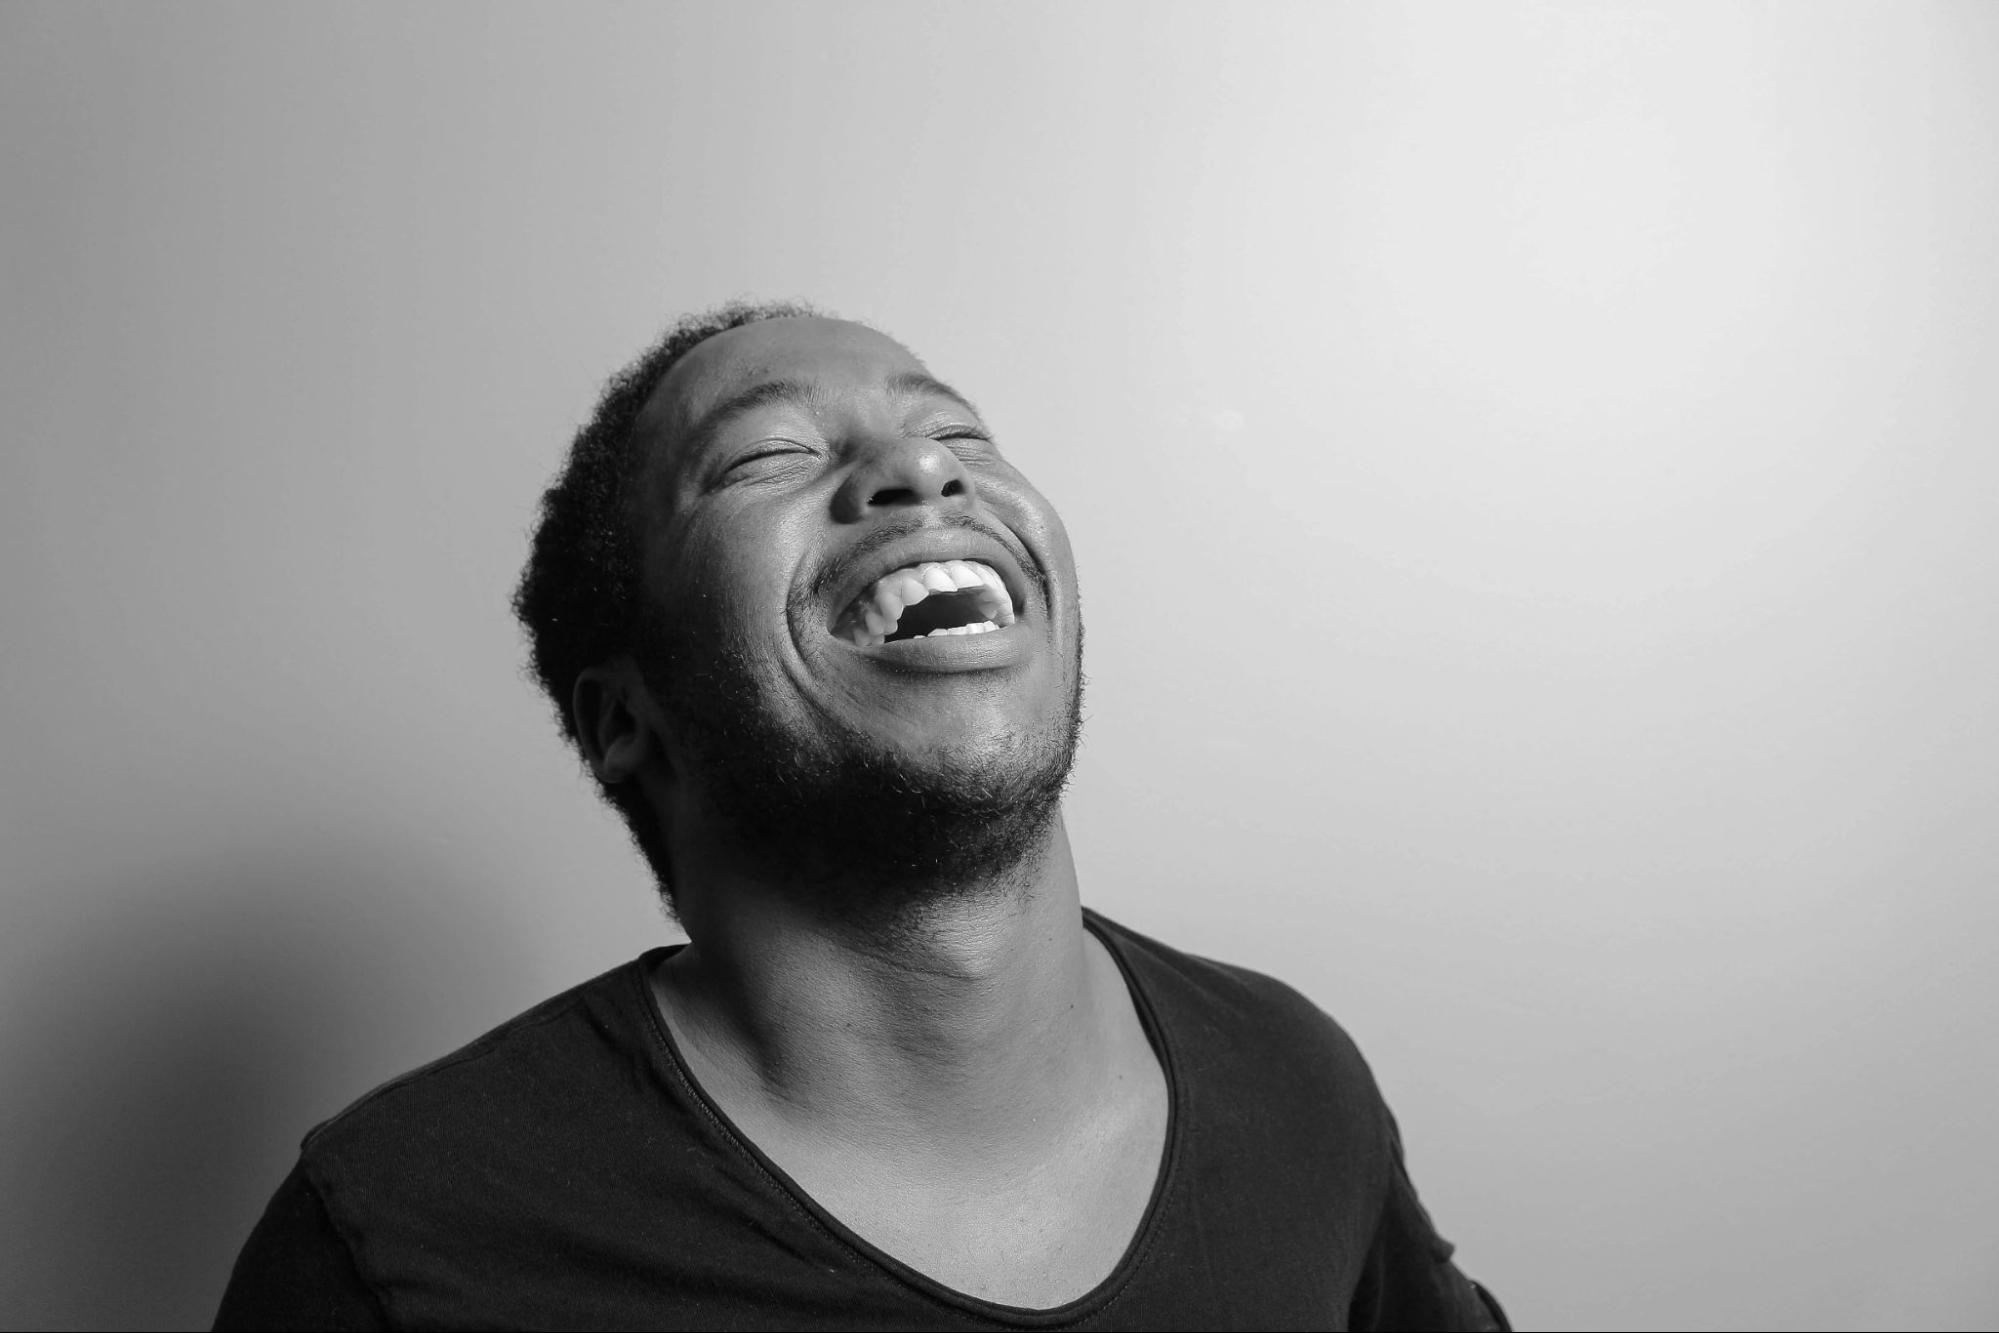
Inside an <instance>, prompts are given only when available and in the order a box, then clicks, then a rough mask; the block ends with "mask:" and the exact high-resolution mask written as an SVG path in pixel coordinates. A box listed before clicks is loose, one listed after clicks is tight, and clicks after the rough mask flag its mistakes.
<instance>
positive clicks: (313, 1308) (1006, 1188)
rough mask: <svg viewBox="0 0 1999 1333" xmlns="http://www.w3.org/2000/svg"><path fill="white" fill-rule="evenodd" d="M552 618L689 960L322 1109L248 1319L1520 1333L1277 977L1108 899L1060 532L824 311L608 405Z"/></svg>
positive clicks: (980, 438) (874, 337) (626, 384)
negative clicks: (1154, 930)
mask: <svg viewBox="0 0 1999 1333" xmlns="http://www.w3.org/2000/svg"><path fill="white" fill-rule="evenodd" d="M516 608H517V610H518V611H519V613H520V615H521V618H522V621H523V623H524V624H525V625H526V627H527V629H528V632H529V634H530V636H531V639H532V642H533V651H534V660H535V665H536V669H537V671H538V672H539V674H540V676H541V678H542V681H543V683H544V684H545V685H546V687H547V688H548V690H549V693H550V695H551V697H552V698H553V699H554V700H555V703H556V707H557V710H558V715H559V716H560V718H561V720H562V723H563V726H564V728H565V729H566V731H567V732H568V734H569V736H570V737H571V739H572V740H573V741H574V742H575V743H576V745H577V747H578V749H579V750H580V752H581V754H582V756H583V758H584V760H585V762H586V763H587V765H588V766H589V768H590V770H591V772H592V773H593V774H594V775H595V777H596V779H597V780H598V782H599V783H600V784H602V787H603V789H604V791H605V794H606V795H607V797H608V798H609V799H610V800H611V801H612V802H613V803H614V804H616V805H617V807H618V808H619V809H620V811H621V812H623V814H624V815H625V817H626V819H627V821H628V822H629V824H630V826H631V828H632V831H633V835H634V838H635V839H636V841H637V842H638V844H639V847H640V848H641V850H642V851H643V852H644V854H645V856H646V858H647V860H648V861H649V862H650V864H651V866H652V867H653V869H654V871H655V872H656V874H657V875H658V877H659V880H660V883H661V885H662V888H663V890H664V891H665V892H666V893H667V894H668V895H669V898H670V901H671V903H672V905H673V907H674V910H675V911H676V913H677V914H678V916H679V919H680V921H681V923H682V924H683V926H684V927H685V928H686V932H687V935H688V940H689V942H688V943H687V944H686V945H685V946H683V947H680V948H678V949H671V948H660V949H654V950H652V951H650V952H648V953H646V954H644V955H642V956H641V957H640V958H638V959H637V960H636V961H634V962H633V963H631V964H628V965H626V966H624V967H621V968H619V969H617V970H615V971H613V972H610V973H608V974H606V975H605V976H603V977H600V978H598V979H597V980H595V981H591V982H588V983H586V984H585V985H583V986H581V987H578V988H577V989H575V990H572V991H570V992H568V993H566V994H564V995H560V996H557V997H556V998H555V999H553V1000H550V1001H548V1002H546V1003H544V1004H542V1005H540V1006H539V1007H537V1008H535V1009H533V1010H530V1011H529V1012H528V1013H526V1014H524V1015H522V1016H521V1017H519V1018H517V1019H515V1020H513V1021H512V1022H510V1023H508V1024H506V1025H504V1026H502V1027H501V1028H499V1029H497V1030H495V1031H494V1032H492V1033H490V1034H488V1035H487V1036H485V1037H483V1038H481V1039H479V1040H478V1041H476V1042H474V1043H472V1045H470V1046H468V1047H466V1048H465V1049H464V1050H461V1051H459V1052H457V1053H456V1054H454V1055H451V1056H448V1057H446V1058H445V1059H443V1060H441V1061H439V1062H438V1063H436V1064H433V1065H430V1066H428V1067H426V1068H424V1069H421V1070H418V1071H417V1072H415V1073H413V1074H410V1075H407V1076H405V1077H404V1078H401V1079H398V1080H396V1081H394V1082H392V1083H390V1084H388V1085H386V1086H384V1087H382V1088H379V1089H377V1090H376V1091H375V1092H373V1093H371V1094H369V1095H368V1096H367V1097H365V1098H363V1099H362V1100H361V1101H360V1102H358V1103H356V1104H355V1105H354V1106H352V1107H349V1108H348V1109H347V1110H346V1111H344V1112H343V1113H341V1114H340V1115H339V1116H336V1117H335V1118H334V1119H332V1120H330V1121H328V1122H326V1123H325V1124H323V1125H321V1126H319V1127H318V1128H317V1129H315V1130H313V1131H312V1133H311V1134H309V1135H308V1136H307V1137H306V1140H305V1144H304V1148H303V1151H302V1153H301V1157H300V1161H299V1164H298V1166H297V1167H296V1169H295V1170H294V1171H293V1172H292V1174H291V1176H290V1177H289V1178H288V1179H287V1180H286V1182H285V1183H284V1185H283V1186H282V1187H280V1189H279V1191H278V1193H277V1196H276V1197H275V1198H274V1199H273V1200H272V1202H271V1205H270V1207H269V1209H268V1211H267V1212H266V1214H265V1216H264V1218H263V1220H262V1221H261V1222H260V1223H259V1224H258V1226H257V1228H256V1230H255V1231H254V1232H253V1233H252V1235H251V1237H250V1240H249V1242H248V1244H247V1245H246V1246H245V1248H244V1251H243V1254H242V1256H241V1258H240V1259H239V1260H238V1262H237V1266H236V1271H235V1274H234V1277H233V1278H232V1280H231V1283H230V1286H229V1290H228V1292H227V1294H226V1295H225V1296H224V1298H223V1303H222V1310H221V1314H220V1316H219V1318H218V1322H217V1326H218V1327H224V1328H252V1327H261V1328H279V1327H326V1328H381V1327H499V1326H502V1325H505V1326H509V1327H568V1328H599V1327H601V1328H636V1327H648V1328H745V1329H747V1328H792V1329H796V1328H872V1329H882V1328H1055V1327H1061V1328H1070V1327H1075V1328H1091V1329H1112V1328H1341V1327H1354V1328H1391V1327H1393V1328H1479V1329H1484V1328H1499V1327H1504V1320H1503V1317H1502V1316H1500V1315H1499V1313H1498V1307H1497V1306H1496V1305H1494V1304H1492V1303H1491V1302H1490V1299H1489V1298H1488V1297H1486V1296H1484V1294H1483V1293H1482V1292H1481V1291H1480V1290H1479V1289H1478V1288H1476V1287H1475V1286H1474V1285H1473V1284H1472V1283H1471V1282H1469V1281H1468V1280H1467V1279H1466V1278H1465V1277H1464V1276H1463V1275H1462V1274H1460V1273H1459V1272H1458V1270H1457V1269H1456V1268H1455V1267H1453V1266H1452V1265H1451V1263H1450V1262H1449V1256H1450V1252H1451V1251H1450V1246H1449V1245H1448V1244H1447V1243H1446V1242H1444V1241H1442V1240H1441V1239H1439V1238H1438V1236H1437V1235H1436V1233H1435V1232H1434V1231H1433V1230H1432V1228H1431V1226H1430V1223H1429V1220H1428V1218H1427V1217H1426V1216H1425V1215H1424V1213H1423V1210H1422V1208H1421V1206H1420V1205H1419V1204H1418V1203H1417V1201H1416V1196H1415V1192H1414V1190H1413V1189H1412V1187H1411V1186H1410V1184H1409V1180H1408V1177H1407V1175H1406V1174H1405V1172H1404V1170H1403V1166H1402V1155H1401V1149H1400V1145H1399V1143H1398V1142H1397V1139H1396V1133H1395V1127H1394V1122H1393V1120H1392V1119H1391V1118H1390V1117H1389V1114H1388V1112H1387V1109H1386V1107H1385V1106H1384V1105H1383V1104H1382V1102H1381V1099H1380V1096H1379V1094H1378V1093H1377V1092H1376V1090H1375V1087H1374V1084H1373V1082H1372V1080H1371V1079H1370V1077H1369V1074H1368V1072H1367V1069H1366V1067H1365V1065H1364V1064H1363V1063H1362V1062H1361V1059H1360V1057H1359V1055H1358V1053H1357V1052H1356V1051H1355V1050H1354V1048H1353V1046H1352V1045H1351V1044H1350V1043H1349V1041H1348V1040H1347V1038H1346V1036H1345V1035H1344V1034H1343V1033H1342V1032H1341V1031H1340V1030H1339V1028H1338V1027H1336V1026H1335V1025H1334V1024H1333V1022H1332V1021H1331V1020H1330V1019H1328V1018H1326V1017H1325V1016H1324V1015H1323V1014H1321V1013H1320V1012H1319V1011H1318V1010H1316V1009H1315V1008H1313V1007H1312V1005H1310V1004H1309V1003H1308V1002H1306V1001H1305V1000H1304V999H1303V998H1302V997H1300V996H1299V995H1298V994H1297V993H1295V992H1294V991H1291V990H1290V989H1288V988H1286V987H1284V986H1283V985H1281V984H1279V983H1277V982H1275V981H1271V980H1269V979H1267V978H1264V977H1261V976H1258V975H1256V974H1254V973H1250V972H1245V971H1242V970H1240V969H1236V968H1232V967H1226V966H1223V965H1221V964H1217V963H1212V962H1207V961H1204V960H1201V959H1197V958H1194V957H1190V956H1188V955H1186V954H1182V953H1179V952H1177V951H1175V950H1173V949H1170V948H1167V947H1165V946H1163V945H1160V944H1157V943H1154V942H1152V941H1150V940H1147V939H1145V938H1143V937H1141V936H1139V935H1136V934H1134V933H1132V932H1130V931H1127V930H1125V929H1123V928H1121V927H1119V926H1117V925H1115V924H1113V923H1111V922H1109V921H1106V920H1104V919H1103V918H1101V917H1097V916H1095V915H1093V914H1089V913H1086V912H1085V911H1084V910H1083V909H1082V907H1081V904H1080V901H1079V897H1078V890H1077V884H1076V876H1075V868H1074V866H1073V864H1072V861H1071V858H1070V853H1069V844H1068V839H1067V834H1066V832H1065V830H1064V827H1063V823H1062V818H1061V813H1060V807H1059V798H1060V794H1061V791H1062V788H1063V786H1064V783H1065V782H1066V780H1067V778H1068V775H1069V770H1070V765H1071V763H1072V760H1073V758H1074V753H1075V746H1076V738H1077V729H1078V718H1079V708H1080V701H1081V688H1082V673H1081V653H1082V634H1083V631H1082V623H1081V620H1080V618H1079V615H1078V610H1077V598H1076V577H1075V568H1074V560H1073V557H1072V555H1071V553H1070V549H1069V543H1068V539H1067V536H1066V535H1065V533H1064V531H1063V528H1062V524H1061V521H1060V520H1059V519H1058V518H1057V517H1056V515H1055V512H1054V510H1053V509H1052V508H1050V506H1049V504H1048V502H1047V501H1046V500H1045V499H1043V498H1042V497H1041V496H1040V495H1039V494H1038V493H1036V491H1035V490H1034V488H1033V487H1032V486H1031V485H1029V484H1028V482H1027V480H1026V478H1025V477H1023V476H1022V475H1021V474H1020V473H1019V472H1018V471H1016V470H1015V469H1014V468H1013V466H1012V465H1011V464H1010V463H1008V462H1007V460H1006V458H1005V457H1004V456H1003V455H1002V454H1001V452H1000V450H999V448H998V447H997V445H996V444H995V443H994V441H993V438H992V436H991V434H990V432H989V431H988V430H987V429H986V427H985V426H984V424H983V423H982V421H981V419H980V417H979V414H978V413H977V412H976V411H975V410H974V409H973V408H972V406H971V404H970V403H969V402H968V401H966V399H965V398H964V397H963V396H962V395H960V394H958V393H957V392H955V391H954V390H952V389H951V388H950V387H948V386H947V385H945V384H943V383H941V382H939V381H938V380H936V379H934V378H932V376H931V375H930V374H929V373H928V371H927V370H926V369H925V368H924V366H923V365H922V363H920V362H919V361H917V360H916V358H915V357H914V356H912V355H911V354H910V353H909V352H908V351H907V350H905V349H904V348H902V347H901V346H899V345H898V344H897V343H895V342H893V341H891V340H890V339H888V338H886V337H884V336H883V335H881V334H879V333H877V332H875V331H873V330H872V329H869V328H866V327H864V326H862V325H859V324H852V323H845V322H842V321H838V320H832V319H826V318H821V317H818V316H816V315H815V314H813V313H812V312H810V311H808V310H805V309H804V308H802V307H795V306H763V307H750V306H731V307H727V308H724V309H723V310H721V311H719V312H716V313H714V314H712V315H708V316H704V317H699V318H696V319H692V320H689V321H686V322H683V323H682V324H681V325H680V326H679V327H677V328H676V329H675V330H674V331H672V332H671V333H670V334H669V335H668V336H667V337H666V338H665V339H664V340H663V341H662V342H661V343H660V344H659V345H658V346H656V347H655V348H654V349H653V350H652V351H651V352H649V353H648V354H647V355H646V356H644V357H642V358H641V359H640V360H639V361H638V362H636V363H635V364H634V365H633V366H632V367H631V368H629V369H628V370H626V371H625V372H624V373H623V374H622V375H620V376H619V377H618V378H616V379H614V380H613V381H612V383H611V386H610V388H609V389H608V390H607V392H606V394H605V396H604V400H603V402H602V403H601V404H600V406H599V409H598V413H597V416H596V418H595V419H594V420H593V421H592V422H591V423H590V425H588V426H587V427H586V428H585V429H584V430H583V431H582V433H581V434H580V435H579V436H578V438H577V441H576V443H575V446H574V448H573V449H572V451H571V454H570V458H569V461H568V464H567V467H566V469H565V471H564V473H563V475H562V477H561V478H560V479H559V480H558V481H557V483H556V485H555V486H554V487H552V488H551V489H550V491H549V492H548V494H547V496H546V497H545V499H544V502H543V512H542V521H541V526H540V528H539V530H538V532H537V533H536V536H535V540H534V548H533V553H532V555H531V557H530V559H529V563H528V567H527V570H526V573H525V575H524V576H523V578H522V582H521V587H520V591H519V594H518V596H517V599H516Z"/></svg>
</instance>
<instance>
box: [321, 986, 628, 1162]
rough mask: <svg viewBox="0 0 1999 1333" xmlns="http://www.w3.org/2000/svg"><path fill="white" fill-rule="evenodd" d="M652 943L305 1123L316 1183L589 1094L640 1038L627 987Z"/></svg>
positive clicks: (460, 1145)
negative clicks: (308, 1127)
mask: <svg viewBox="0 0 1999 1333" xmlns="http://www.w3.org/2000/svg"><path fill="white" fill-rule="evenodd" d="M657 952H658V951H653V953H648V954H646V955H644V956H642V957H641V958H640V959H638V960H637V961H635V962H631V963H626V964H623V965H621V966H619V967H616V968H613V969H612V970H610V971H609V972H606V973H604V974H603V975H601V976H598V977H594V978H592V979H591V980H589V981H586V982H584V983H583V984H581V985H579V986H574V987H572V988H570V989H569V990H566V991H564V992H562V993H561V994H559V995H556V996H553V997H551V998H549V999H547V1000H544V1001H543V1002H541V1003H540V1004H537V1005H535V1006H534V1007H533V1008H531V1009H529V1010H527V1011H526V1012H524V1013H521V1014H518V1015H516V1016H515V1017H513V1018H511V1019H509V1020H507V1021H506V1022H504V1023H502V1024H500V1025H499V1026H498V1027H496V1028H494V1029H492V1030H491V1031H490V1032H487V1033H485V1034H483V1035H482V1036H480V1037H477V1038H475V1039H474V1040H472V1041H470V1042H468V1043H466V1044H465V1045H464V1046H462V1047H460V1048H459V1049H457V1050H455V1051H453V1052H451V1053H450V1054H448V1055H445V1056H442V1057H441V1058H439V1059H436V1060H433V1061H431V1062H430V1063H429V1064H426V1065H423V1066H421V1067H420V1068H417V1069H414V1070H411V1071H410V1072H408V1073H406V1074H403V1075H400V1076H399V1077H397V1078H393V1079H390V1080H389V1081H388V1082H386V1083H384V1084H382V1085H381V1086H379V1087H377V1088H375V1089H373V1090H372V1091H370V1092H368V1093H366V1094H364V1095H363V1096H361V1097H360V1098H358V1099H357V1100H355V1101H354V1102H353V1103H351V1104H350V1105H349V1106H347V1107H346V1108H345V1109H344V1110H342V1111H340V1112H339V1113H338V1114H336V1115H334V1116H332V1117H331V1118H329V1119H327V1120H325V1121H323V1122H321V1123H320V1124H318V1125H316V1126H314V1127H313V1128H312V1129H311V1130H310V1131H309V1132H308V1133H307V1134H306V1136H305V1140H304V1143H303V1144H302V1145H301V1150H302V1158H303V1162H304V1164H305V1166H306V1168H307V1169H308V1171H309V1172H311V1174H312V1175H313V1177H314V1179H315V1180H316V1181H318V1182H320V1183H321V1185H322V1187H325V1186H326V1185H328V1184H332V1183H334V1182H335V1181H336V1180H338V1179H339V1178H342V1177H349V1176H351V1175H352V1174H353V1173H354V1172H355V1170H356V1169H357V1168H363V1167H367V1168H373V1169H372V1170H370V1171H369V1174H376V1173H377V1172H379V1171H380V1170H382V1169H388V1170H391V1171H393V1170H396V1169H398V1168H412V1169H417V1170H419V1171H420V1170H421V1169H422V1168H423V1167H425V1166H426V1165H428V1164H432V1163H434V1162H435V1161H436V1160H437V1159H438V1156H439V1155H440V1154H443V1155H445V1156H451V1157H459V1156H462V1155H463V1154H464V1153H465V1152H466V1151H467V1150H468V1149H469V1148H470V1146H471V1145H473V1144H475V1143H478V1142H480V1141H488V1140H494V1139H505V1138H513V1137H515V1136H517V1135H519V1134H521V1133H523V1132H527V1133H530V1134H531V1133H532V1132H533V1126H535V1125H536V1124H545V1123H548V1121H547V1120H546V1119H545V1117H547V1116H549V1115H551V1114H560V1113H561V1112H562V1111H563V1110H565V1109H568V1108H573V1107H577V1106H580V1105H584V1104H588V1103H590V1102H592V1101H596V1100H598V1098H597V1097H596V1094H597V1092H598V1091H599V1090H600V1085H602V1084H603V1083H605V1082H606V1081H607V1080H608V1081H615V1080H616V1079H617V1077H618V1071H619V1069H620V1068H621V1067H626V1066H628V1065H629V1064H630V1062H631V1060H632V1058H633V1057H632V1051H633V1049H634V1047H635V1046H638V1047H642V1046H643V1045H644V1042H645V1033H644V1030H643V1023H642V1014H641V1013H636V1012H635V1011H637V1010H638V1006H637V1005H636V1004H635V1003H634V1002H633V1000H632V998H631V994H628V993H627V992H632V993H636V990H637V988H638V987H640V986H642V984H643V976H644V971H643V969H644V967H645V965H646V964H647V962H649V961H650V960H651V959H652V958H653V957H654V954H656V953H657Z"/></svg>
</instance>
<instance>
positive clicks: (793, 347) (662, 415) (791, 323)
mask: <svg viewBox="0 0 1999 1333" xmlns="http://www.w3.org/2000/svg"><path fill="white" fill-rule="evenodd" d="M922 370H923V363H922V362H920V361H918V360H917V359H916V357H915V355H914V354H912V353H911V352H910V351H909V349H908V348H906V347H904V346H903V345H902V344H901V343H898V342H897V341H895V340H894V339H893V338H890V337H888V336H887V335H886V334H883V333H878V332H876V331H875V330H874V329H871V328H868V327H867V326H866V325H863V324H854V323H850V322H848V321H846V320H843V319H818V318H788V319H765V320H759V321H757V322H756V323H754V324H745V325H743V326H742V327H741V328H736V329H729V330H727V331H726V332H723V333H718V334H716V335H715V336H714V337H712V338H709V339H707V340H706V341H704V342H702V343H701V344H699V345H698V346H696V347H695V348H694V349H693V350H692V351H690V352H688V353H687V355H686V356H684V357H682V358H681V359H680V361H679V362H678V363H677V364H676V365H675V366H674V367H673V369H672V370H670V371H668V372H667V373H666V374H665V375H664V376H663V377H661V379H660V382H659V385H658V387H656V388H655V389H654V390H653V393H652V398H651V399H650V401H649V402H648V403H647V405H646V410H645V416H646V417H647V418H649V419H650V421H651V424H652V425H653V427H654V433H655V438H656V439H659V440H660V442H661V443H662V444H664V443H666V442H667V441H670V440H677V439H681V438H684V437H685V435H686V434H687V431H688V429H689V428H690V427H691V426H693V425H694V424H695V423H696V422H699V421H700V420H701V419H702V417H703V416H705V415H706V414H707V413H708V412H709V411H710V410H711V409H712V408H714V407H715V406H716V405H717V404H718V403H722V402H725V401H727V400H728V399H730V398H731V397H734V396H735V395H737V394H739V393H742V392H743V391H745V390H747V389H751V388H754V387H755V386H757V385H758V384H763V383H767V382H771V381H779V380H784V381H797V382H803V383H807V384H811V385H813V386H815V387H817V388H821V389H823V390H825V391H826V393H827V395H828V396H829V397H831V396H837V395H840V394H842V393H852V392H866V391H868V390H870V389H877V388H879V387H880V386H882V385H884V384H886V383H887V382H888V381H889V380H890V378H891V377H893V376H896V375H901V374H908V373H912V372H921V371H922ZM654 461H655V462H658V461H660V460H659V459H657V458H655V460H654Z"/></svg>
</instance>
